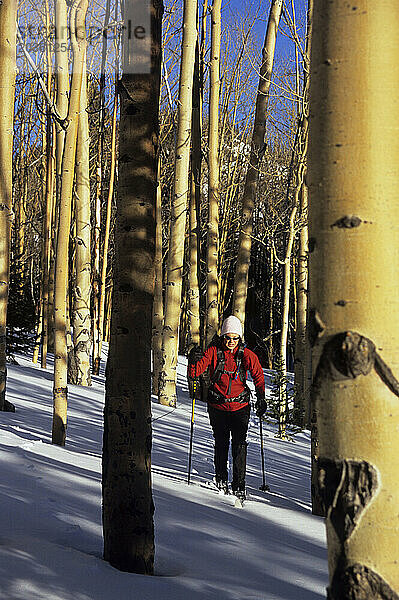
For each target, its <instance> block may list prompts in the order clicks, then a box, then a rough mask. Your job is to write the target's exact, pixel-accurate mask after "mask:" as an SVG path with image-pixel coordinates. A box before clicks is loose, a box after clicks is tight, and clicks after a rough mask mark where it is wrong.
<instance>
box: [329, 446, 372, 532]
mask: <svg viewBox="0 0 399 600" xmlns="http://www.w3.org/2000/svg"><path fill="white" fill-rule="evenodd" d="M318 469H319V485H320V490H321V493H322V497H323V501H324V509H325V514H326V515H327V518H329V519H330V522H331V524H332V526H333V527H334V530H335V533H336V534H337V536H338V539H339V541H340V542H341V544H344V543H345V542H346V541H347V540H348V539H349V538H350V536H351V535H352V533H353V531H354V529H355V527H356V526H357V525H358V523H359V521H360V519H361V517H362V515H363V512H364V510H365V508H366V507H367V505H368V504H369V503H370V502H371V500H372V498H373V496H375V494H376V492H377V490H378V475H377V470H376V469H375V468H374V467H373V465H371V464H370V463H368V462H366V461H364V460H353V459H344V460H340V459H336V460H332V459H330V458H324V457H320V458H319V460H318Z"/></svg>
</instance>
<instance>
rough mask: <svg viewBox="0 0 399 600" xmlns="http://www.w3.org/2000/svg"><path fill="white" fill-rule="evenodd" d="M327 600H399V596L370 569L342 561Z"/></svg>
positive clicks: (329, 589) (339, 563)
mask: <svg viewBox="0 0 399 600" xmlns="http://www.w3.org/2000/svg"><path fill="white" fill-rule="evenodd" d="M327 600H399V596H398V594H397V593H396V592H395V591H394V590H393V589H392V588H391V587H390V586H389V585H388V583H387V582H386V581H384V579H383V578H382V577H381V575H379V574H378V573H376V572H375V571H373V570H372V569H370V567H367V566H366V565H361V564H359V563H353V564H349V563H348V562H347V561H346V560H344V559H341V560H340V561H339V562H338V566H337V568H336V570H335V573H334V577H333V579H332V582H331V586H330V587H329V588H328V590H327Z"/></svg>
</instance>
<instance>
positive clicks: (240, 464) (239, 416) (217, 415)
mask: <svg viewBox="0 0 399 600" xmlns="http://www.w3.org/2000/svg"><path fill="white" fill-rule="evenodd" d="M249 411H250V408H249V405H247V406H244V407H243V408H240V409H239V410H235V411H227V410H218V409H217V408H214V407H213V406H212V405H210V404H208V413H209V420H210V422H211V426H212V430H213V437H214V438H215V476H216V480H217V481H227V479H228V474H227V458H228V455H229V444H230V434H231V451H232V455H233V481H232V484H231V486H232V488H233V491H236V490H245V471H246V463H247V442H246V438H247V431H248V423H249Z"/></svg>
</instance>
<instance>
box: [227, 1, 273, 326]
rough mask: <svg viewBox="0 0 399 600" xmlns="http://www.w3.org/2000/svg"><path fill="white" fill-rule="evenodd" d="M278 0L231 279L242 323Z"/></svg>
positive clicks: (265, 53)
mask: <svg viewBox="0 0 399 600" xmlns="http://www.w3.org/2000/svg"><path fill="white" fill-rule="evenodd" d="M282 6H283V2H282V0H272V3H271V6H270V13H269V21H268V24H267V28H266V36H265V42H264V46H263V51H262V65H261V68H260V77H259V87H258V95H257V98H256V107H255V121H254V127H253V133H252V142H251V152H250V157H249V164H248V170H247V175H246V178H245V185H244V192H243V198H242V212H241V223H242V227H241V230H240V238H239V247H238V254H237V266H236V272H235V278H234V299H233V313H234V314H235V315H236V316H237V317H238V318H239V319H240V321H241V322H242V323H244V321H245V303H246V300H247V288H248V272H249V263H250V260H251V247H252V239H251V235H252V213H253V210H254V206H255V197H256V189H257V181H258V174H259V169H260V166H261V163H262V158H263V156H264V153H265V149H266V142H265V135H266V115H267V105H268V101H269V90H270V82H271V76H272V70H273V62H274V50H275V46H276V38H277V30H278V25H279V22H280V16H281V10H282Z"/></svg>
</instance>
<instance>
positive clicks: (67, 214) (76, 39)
mask: <svg viewBox="0 0 399 600" xmlns="http://www.w3.org/2000/svg"><path fill="white" fill-rule="evenodd" d="M86 10H87V0H76V1H75V2H74V3H73V4H72V7H71V11H70V32H71V34H70V35H71V45H72V52H73V71H72V82H71V92H70V98H69V106H68V127H67V130H66V135H65V142H64V154H63V160H62V180H61V195H60V214H59V230H58V236H57V252H56V269H55V272H56V276H55V277H56V278H55V295H54V312H55V317H54V387H53V400H54V411H53V434H52V441H53V443H54V444H58V445H59V446H64V445H65V438H66V426H67V366H68V359H67V340H66V334H67V312H68V311H67V308H68V307H67V299H68V248H69V232H70V226H71V205H72V188H73V181H74V174H75V156H76V138H77V131H78V117H79V109H80V93H81V85H82V74H83V61H84V59H85V56H86V35H85V15H86Z"/></svg>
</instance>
